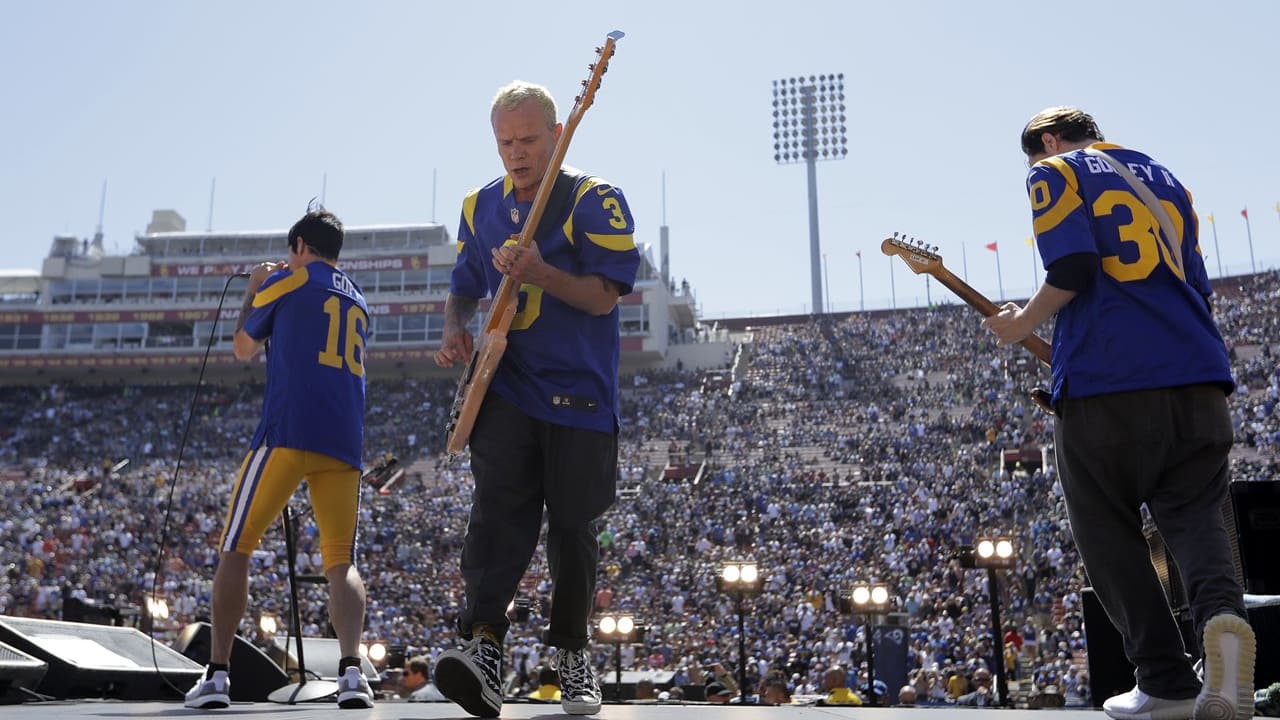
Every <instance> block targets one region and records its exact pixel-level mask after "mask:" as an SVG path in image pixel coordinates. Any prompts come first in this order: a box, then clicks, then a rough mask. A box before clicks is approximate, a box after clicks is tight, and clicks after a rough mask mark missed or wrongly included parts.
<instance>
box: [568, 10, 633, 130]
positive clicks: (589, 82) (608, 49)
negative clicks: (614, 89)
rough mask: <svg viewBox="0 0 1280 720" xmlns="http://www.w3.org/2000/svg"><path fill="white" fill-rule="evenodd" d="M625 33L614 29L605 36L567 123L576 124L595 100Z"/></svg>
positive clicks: (574, 102)
mask: <svg viewBox="0 0 1280 720" xmlns="http://www.w3.org/2000/svg"><path fill="white" fill-rule="evenodd" d="M624 35H626V33H624V32H622V31H621V30H614V31H613V32H611V33H609V34H608V35H606V36H605V41H604V47H598V48H596V61H595V62H593V63H591V64H590V65H588V66H587V68H588V69H589V70H590V71H591V74H590V75H588V76H587V79H586V80H583V81H582V93H581V94H580V95H578V96H577V97H575V98H574V99H573V110H572V111H570V112H569V118H568V120H566V122H567V123H571V124H575V125H576V124H577V122H578V120H580V119H581V117H582V114H583V113H585V112H586V111H587V108H589V107H591V104H592V103H594V102H595V100H596V91H597V90H599V89H600V81H601V79H602V78H603V77H604V74H605V73H607V72H609V59H610V58H612V57H613V52H614V48H615V46H616V45H617V44H618V41H619V40H621V39H622V38H623V36H624Z"/></svg>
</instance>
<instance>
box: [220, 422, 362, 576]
mask: <svg viewBox="0 0 1280 720" xmlns="http://www.w3.org/2000/svg"><path fill="white" fill-rule="evenodd" d="M303 480H306V481H307V491H308V493H309V494H310V495H311V507H312V508H314V509H315V515H316V526H317V527H318V528H319V530H320V555H321V556H322V557H323V558H324V569H325V571H326V572H328V570H329V569H330V568H332V567H335V566H337V565H345V564H354V562H355V542H356V517H357V515H358V514H359V511H360V471H359V470H358V469H356V468H354V467H351V466H350V465H348V464H347V463H345V462H343V461H341V460H337V459H335V458H331V457H329V456H328V455H323V454H321V453H317V452H311V451H309V450H294V449H293V448H269V447H260V448H256V449H254V450H251V451H249V454H248V455H246V456H245V458H244V463H243V464H242V465H241V466H240V473H239V475H238V476H237V477H236V484H235V488H234V489H233V490H232V493H231V508H230V510H228V511H227V521H226V524H225V525H224V528H223V530H222V539H221V541H220V542H219V543H218V548H219V549H220V550H221V551H222V552H231V551H234V552H239V553H244V554H246V555H248V554H249V553H252V552H253V551H254V549H256V548H257V547H258V543H259V542H261V540H262V535H263V533H265V532H266V531H267V528H268V527H270V526H271V523H273V522H275V519H276V518H277V517H280V513H282V512H284V508H285V505H287V504H288V502H289V498H291V497H293V494H294V492H296V491H297V489H298V485H299V484H300V483H301V482H302V481H303Z"/></svg>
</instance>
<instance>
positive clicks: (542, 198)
mask: <svg viewBox="0 0 1280 720" xmlns="http://www.w3.org/2000/svg"><path fill="white" fill-rule="evenodd" d="M623 35H624V33H623V32H622V31H621V30H614V31H613V32H611V33H609V35H608V36H607V37H606V39H605V43H604V47H598V48H596V61H595V62H594V63H592V64H590V65H588V66H587V67H588V68H589V69H590V70H591V74H590V75H589V76H588V77H587V79H586V80H583V81H582V94H581V95H578V96H577V97H575V98H574V103H573V110H571V111H570V112H569V117H568V118H567V119H566V120H565V122H564V128H563V130H562V131H561V133H560V139H559V140H558V141H556V146H555V149H554V150H553V151H552V153H551V160H550V161H549V162H548V163H547V169H546V171H545V172H544V173H543V174H542V182H541V183H540V184H539V185H538V192H537V193H536V194H535V195H534V196H533V206H532V207H530V208H529V215H528V217H527V218H525V221H524V228H523V229H522V230H521V232H520V240H519V241H518V243H517V244H518V247H522V248H526V247H529V246H530V245H532V244H533V241H534V237H533V235H534V232H535V231H536V230H537V228H538V221H539V220H541V219H542V213H543V211H544V210H546V208H547V201H548V200H549V199H550V197H551V188H552V186H553V185H554V184H555V180H556V175H557V174H558V173H559V172H560V166H561V165H563V164H564V157H565V154H566V153H567V152H568V151H569V141H570V140H572V139H573V133H574V131H575V130H577V128H578V123H579V122H581V121H582V116H583V115H584V114H585V113H586V112H587V108H589V107H591V105H592V103H594V102H595V96H596V91H597V90H599V89H600V80H601V78H602V77H603V76H604V74H605V72H607V71H608V69H609V59H610V58H612V57H613V52H614V46H615V45H616V44H617V42H618V41H619V40H621V39H622V37H623ZM519 290H520V288H519V287H517V284H516V282H515V281H513V280H512V279H511V278H510V277H509V276H503V278H502V282H501V283H500V284H499V285H498V292H497V293H495V294H494V296H493V302H492V303H490V305H489V316H488V321H487V322H486V323H485V326H484V329H483V330H482V331H481V333H480V337H479V338H477V339H476V346H475V351H474V352H472V353H471V361H470V362H468V363H467V368H466V370H465V371H464V372H463V373H462V377H461V378H460V379H459V381H458V391H457V393H455V395H454V398H453V409H452V410H451V411H450V412H449V430H448V435H447V438H446V440H445V449H446V450H447V451H448V452H449V454H450V455H453V454H455V453H459V452H462V449H463V448H464V447H466V445H467V440H468V439H470V437H471V429H472V427H474V426H475V422H476V415H478V414H479V413H480V404H481V403H482V402H483V401H484V395H485V392H487V391H488V390H489V383H491V382H492V381H493V374H494V372H495V371H497V369H498V363H499V362H500V361H501V360H502V354H503V353H504V352H506V349H507V331H508V330H510V329H511V321H512V319H513V318H514V317H515V314H516V305H517V304H518V302H517V301H518V297H517V295H518V293H519Z"/></svg>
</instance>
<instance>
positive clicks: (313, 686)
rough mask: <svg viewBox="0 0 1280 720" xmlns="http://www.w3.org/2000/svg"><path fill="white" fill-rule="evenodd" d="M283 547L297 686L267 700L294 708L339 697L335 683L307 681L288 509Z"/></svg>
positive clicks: (286, 657) (286, 655)
mask: <svg viewBox="0 0 1280 720" xmlns="http://www.w3.org/2000/svg"><path fill="white" fill-rule="evenodd" d="M282 522H283V523H284V546H285V550H286V552H288V554H289V622H290V623H292V625H291V627H292V628H293V635H294V639H295V640H296V641H297V650H298V682H296V683H290V684H288V685H285V686H284V687H282V688H279V689H277V690H274V691H272V693H271V694H270V695H268V696H267V699H268V700H270V701H271V702H273V703H284V704H286V705H295V704H297V703H300V702H313V701H315V700H320V699H322V698H327V697H331V696H333V695H337V694H338V683H336V682H333V681H332V680H321V679H316V680H307V661H306V659H305V658H304V657H303V654H302V613H301V612H300V611H299V610H298V571H297V568H296V566H295V562H294V554H295V550H294V540H293V517H292V516H291V514H290V513H289V506H288V505H287V504H286V505H285V506H284V516H283V521H282ZM283 654H284V665H285V669H284V670H285V674H288V672H289V667H288V666H289V645H288V643H287V642H286V643H285V647H284V653H283Z"/></svg>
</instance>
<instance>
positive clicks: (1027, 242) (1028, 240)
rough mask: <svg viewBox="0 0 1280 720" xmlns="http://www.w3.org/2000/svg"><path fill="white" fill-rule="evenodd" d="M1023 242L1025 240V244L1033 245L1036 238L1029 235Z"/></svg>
mask: <svg viewBox="0 0 1280 720" xmlns="http://www.w3.org/2000/svg"><path fill="white" fill-rule="evenodd" d="M1023 242H1025V243H1026V244H1027V245H1030V246H1032V247H1035V244H1036V239H1035V238H1033V237H1029V238H1027V239H1026V240H1024V241H1023Z"/></svg>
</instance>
